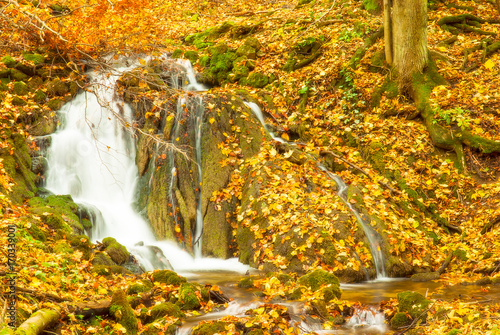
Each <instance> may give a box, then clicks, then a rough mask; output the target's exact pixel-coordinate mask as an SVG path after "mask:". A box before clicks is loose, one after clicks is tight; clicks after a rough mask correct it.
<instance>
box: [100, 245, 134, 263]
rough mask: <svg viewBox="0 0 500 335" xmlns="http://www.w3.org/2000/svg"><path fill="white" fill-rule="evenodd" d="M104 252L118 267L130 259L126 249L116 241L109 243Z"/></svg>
mask: <svg viewBox="0 0 500 335" xmlns="http://www.w3.org/2000/svg"><path fill="white" fill-rule="evenodd" d="M105 251H106V253H107V254H108V255H109V257H110V258H111V259H112V260H113V262H115V263H116V264H118V265H122V264H123V263H125V262H128V260H129V259H130V253H129V252H128V251H127V248H125V247H124V246H123V245H121V244H120V243H118V242H116V240H115V241H114V242H112V243H110V244H109V245H108V246H107V247H106V249H105Z"/></svg>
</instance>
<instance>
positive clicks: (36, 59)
mask: <svg viewBox="0 0 500 335" xmlns="http://www.w3.org/2000/svg"><path fill="white" fill-rule="evenodd" d="M23 58H24V59H25V60H27V61H30V62H33V63H34V64H35V65H39V64H43V63H45V57H44V56H42V55H39V54H30V53H26V54H24V55H23Z"/></svg>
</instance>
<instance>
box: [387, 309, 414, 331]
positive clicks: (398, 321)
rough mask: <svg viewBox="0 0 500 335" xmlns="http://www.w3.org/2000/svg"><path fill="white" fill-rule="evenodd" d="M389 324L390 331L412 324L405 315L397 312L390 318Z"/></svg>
mask: <svg viewBox="0 0 500 335" xmlns="http://www.w3.org/2000/svg"><path fill="white" fill-rule="evenodd" d="M390 323H391V328H392V329H399V328H403V327H406V326H409V325H410V324H411V323H412V320H411V318H409V317H408V315H407V314H406V313H403V312H398V313H396V314H395V315H394V316H393V317H392V319H391V322H390Z"/></svg>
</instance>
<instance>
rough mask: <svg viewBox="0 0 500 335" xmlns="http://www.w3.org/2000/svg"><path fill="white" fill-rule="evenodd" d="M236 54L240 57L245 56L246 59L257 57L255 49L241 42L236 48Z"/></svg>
mask: <svg viewBox="0 0 500 335" xmlns="http://www.w3.org/2000/svg"><path fill="white" fill-rule="evenodd" d="M236 54H237V55H238V56H241V57H245V58H248V59H256V58H257V50H255V48H253V47H251V46H249V45H246V44H243V45H242V46H240V47H239V48H238V49H237V50H236Z"/></svg>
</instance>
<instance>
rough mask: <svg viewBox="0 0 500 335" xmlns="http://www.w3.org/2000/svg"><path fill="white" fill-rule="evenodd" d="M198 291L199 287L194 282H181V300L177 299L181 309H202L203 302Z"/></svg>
mask: <svg viewBox="0 0 500 335" xmlns="http://www.w3.org/2000/svg"><path fill="white" fill-rule="evenodd" d="M196 291H199V288H198V287H197V286H196V285H194V284H192V283H183V284H181V287H180V288H179V301H177V305H178V306H179V307H180V309H182V310H185V311H186V310H195V309H200V307H201V303H200V299H199V298H198V296H197V294H196Z"/></svg>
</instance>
